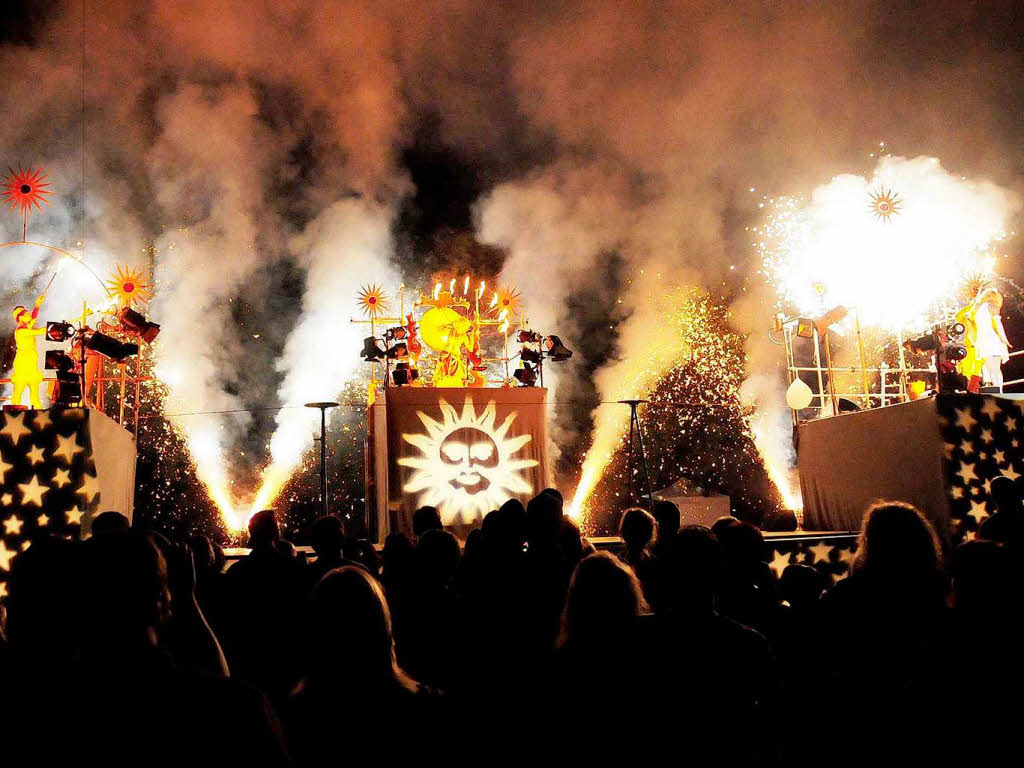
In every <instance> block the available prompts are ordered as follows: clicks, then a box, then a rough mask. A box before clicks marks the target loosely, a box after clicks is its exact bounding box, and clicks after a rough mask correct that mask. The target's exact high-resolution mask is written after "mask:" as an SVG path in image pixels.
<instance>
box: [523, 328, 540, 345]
mask: <svg viewBox="0 0 1024 768" xmlns="http://www.w3.org/2000/svg"><path fill="white" fill-rule="evenodd" d="M517 338H518V339H519V343H520V344H540V334H539V333H537V332H536V331H520V332H519V336H518V337H517Z"/></svg>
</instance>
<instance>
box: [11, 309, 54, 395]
mask: <svg viewBox="0 0 1024 768" xmlns="http://www.w3.org/2000/svg"><path fill="white" fill-rule="evenodd" d="M45 298H46V294H45V293H43V294H41V295H40V296H39V298H38V299H36V304H35V307H34V308H33V310H32V311H31V312H29V311H28V310H27V309H25V307H22V306H17V307H15V308H14V322H16V323H17V324H18V325H17V327H16V328H15V329H14V345H15V347H16V349H17V351H16V352H15V354H14V371H13V372H12V374H11V387H12V388H13V390H14V391H13V393H12V394H11V402H12V403H13V404H14V405H21V399H22V394H23V393H24V391H25V388H26V387H28V398H29V402H30V403H31V404H32V407H33V408H35V409H39V408H42V407H43V406H42V403H40V402H39V385H40V384H41V383H42V381H43V373H42V371H40V370H39V351H38V350H37V349H36V336H42V335H43V334H44V333H46V327H45V326H43V327H42V328H36V327H35V325H36V318H37V317H39V308H40V307H41V306H42V305H43V300H44V299H45Z"/></svg>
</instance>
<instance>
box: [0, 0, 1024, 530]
mask: <svg viewBox="0 0 1024 768" xmlns="http://www.w3.org/2000/svg"><path fill="white" fill-rule="evenodd" d="M1016 6H1017V4H1016V3H1013V2H987V3H983V4H980V3H979V4H976V5H973V4H969V3H964V2H953V1H950V2H934V3H929V4H926V5H922V4H907V6H906V7H904V6H902V5H901V4H898V3H892V2H853V3H845V4H842V7H839V4H819V3H771V4H770V3H756V2H734V3H729V4H723V3H717V2H693V1H688V2H652V1H647V2H569V1H565V2H546V3H539V2H538V3H529V2H527V3H515V4H495V3H482V2H478V3H473V2H466V1H465V0H460V1H458V2H454V1H449V2H445V1H442V2H434V3H419V2H389V1H388V0H375V1H374V2H358V1H352V2H333V1H331V2H329V1H328V0H323V1H322V2H317V1H316V0H275V2H264V1H263V0H194V1H193V2H190V3H180V2H171V1H170V0H163V1H159V0H151V1H150V2H146V1H145V0H131V1H130V2H129V1H128V0H124V1H123V2H117V1H114V0H105V1H104V0H87V1H86V2H85V3H84V4H83V3H82V2H79V1H75V0H69V1H68V2H50V3H47V2H36V3H30V2H10V3H7V4H5V8H4V10H3V11H2V12H0V13H2V14H3V15H2V17H0V19H2V26H0V77H2V83H3V88H2V90H0V110H2V114H3V117H4V119H3V120H2V121H0V161H2V162H3V163H4V164H10V165H14V166H17V164H18V163H22V164H25V165H28V164H31V165H41V166H43V167H45V168H46V169H47V171H48V172H49V174H50V181H51V182H52V184H53V188H54V189H55V190H56V194H55V195H54V198H55V199H54V201H53V203H52V204H51V205H50V206H49V207H48V209H47V211H46V212H45V214H43V215H42V216H37V217H35V219H34V220H33V221H32V222H30V232H31V233H33V234H34V239H39V240H44V241H46V242H51V243H54V244H59V245H63V246H64V247H69V248H70V247H78V245H77V244H79V243H81V244H82V245H81V248H84V257H85V261H86V262H87V263H88V264H90V265H91V266H92V267H93V268H94V269H95V270H96V271H97V272H98V273H99V274H101V275H103V274H105V272H106V271H107V269H108V268H109V266H110V265H111V264H113V263H114V262H117V261H120V262H128V263H133V264H142V265H150V266H151V267H152V269H153V271H154V274H155V278H156V281H157V297H156V299H155V300H154V301H153V302H152V305H151V307H150V310H149V311H150V314H151V315H152V316H153V318H154V319H155V320H157V321H158V322H161V323H162V324H163V332H162V334H161V337H160V339H159V340H158V348H157V353H158V357H159V361H158V365H157V373H158V375H159V377H160V380H161V381H162V383H163V385H164V386H165V387H166V391H167V398H166V400H165V401H164V402H163V404H162V406H161V407H162V414H163V416H164V417H165V418H154V419H150V420H148V421H147V427H146V430H144V431H143V433H142V434H141V435H140V450H141V451H142V457H141V460H140V462H141V463H140V478H141V480H140V482H142V481H144V482H143V485H144V487H143V485H140V494H139V496H138V501H139V506H140V508H139V509H138V512H137V514H139V516H140V517H143V518H147V519H153V518H158V519H159V520H160V521H162V522H161V524H163V525H168V526H172V525H176V526H185V527H188V526H195V525H198V524H199V523H198V522H197V521H201V520H208V519H214V517H215V516H214V515H213V514H212V510H213V507H212V505H211V504H210V502H209V501H208V500H207V499H206V496H207V495H208V496H209V497H210V498H212V499H213V501H214V502H215V503H216V504H217V505H218V506H219V507H220V508H221V509H222V510H224V511H225V512H226V513H227V516H228V521H229V522H230V521H231V520H235V521H236V524H237V521H238V520H240V519H241V520H244V515H245V513H246V512H247V511H248V509H249V503H250V502H251V500H252V499H253V497H254V495H256V496H257V498H258V500H259V501H261V502H267V503H269V502H270V500H271V499H272V498H274V497H275V496H277V495H278V494H279V492H280V493H283V494H284V496H283V497H282V498H284V499H286V500H287V501H288V502H289V503H293V504H301V503H303V498H304V495H303V488H305V489H306V490H311V489H312V488H314V487H315V486H313V485H311V484H307V485H306V486H304V487H303V488H299V489H298V490H296V489H295V488H294V487H292V486H294V483H295V482H297V481H296V480H292V484H291V486H290V485H289V483H288V478H290V477H292V475H293V471H294V470H295V469H296V468H298V467H301V466H302V462H303V461H304V457H305V459H306V460H308V456H306V455H305V454H304V452H305V451H306V450H307V449H308V448H309V446H310V445H311V435H312V433H313V432H314V431H316V414H315V413H312V412H309V411H306V410H303V409H302V408H300V407H295V406H301V404H302V403H303V402H305V401H307V400H311V399H316V400H320V399H331V398H334V397H338V396H339V395H342V396H343V397H344V398H347V399H346V402H352V403H355V402H356V401H357V397H358V395H359V394H360V392H362V393H363V394H365V387H364V386H359V385H356V384H353V383H352V379H353V376H355V375H357V374H364V375H365V371H364V370H362V369H361V366H360V362H359V358H358V354H357V353H358V349H359V347H360V339H361V337H362V335H363V332H362V330H360V329H359V327H358V326H353V325H351V324H350V323H349V318H350V317H351V316H353V315H354V313H355V303H354V296H355V291H356V290H357V288H358V287H359V285H360V284H362V283H367V282H382V283H384V284H385V285H386V286H388V287H393V286H394V285H396V284H397V283H398V282H399V281H405V282H406V283H407V284H408V285H410V286H419V285H421V284H424V283H426V282H428V281H429V280H430V279H431V277H432V276H433V275H435V274H437V273H442V272H443V273H447V274H462V273H464V272H466V271H469V272H472V274H474V275H476V276H479V277H486V278H491V277H493V276H496V275H497V274H498V273H499V272H501V281H502V282H503V283H508V284H514V285H516V286H517V287H518V288H519V289H520V291H521V292H522V293H523V295H524V298H525V299H526V301H527V303H528V308H529V316H530V320H531V324H532V325H533V326H534V327H535V328H537V330H539V331H541V332H544V333H551V332H554V333H558V334H559V335H560V336H561V337H562V338H563V340H565V342H566V343H567V344H568V346H570V347H571V348H573V349H574V350H575V351H576V356H575V357H574V358H573V360H572V362H571V363H570V364H569V365H568V366H566V367H563V368H560V369H559V370H558V372H557V373H558V375H557V384H556V386H555V387H554V392H553V396H552V397H551V400H552V401H553V406H552V416H553V420H554V421H553V425H552V430H551V432H552V435H553V436H554V440H555V442H556V447H557V448H558V456H559V458H558V461H557V463H556V470H557V477H558V479H559V481H560V483H561V484H562V485H563V487H564V488H565V490H566V491H567V493H568V492H569V491H570V490H571V489H572V488H574V487H575V486H576V484H577V480H578V478H579V475H580V467H581V462H582V461H583V459H584V454H586V453H587V452H588V451H589V452H590V453H589V455H590V456H599V455H600V454H604V455H609V454H610V453H611V452H612V451H613V450H614V448H615V445H616V442H617V441H618V439H619V437H620V431H619V430H620V428H622V427H624V426H625V424H626V420H625V416H626V414H625V413H623V411H624V409H623V408H622V406H609V405H599V404H600V403H601V402H607V401H611V400H616V399H619V398H621V397H628V396H637V395H640V394H642V393H643V392H656V391H657V388H658V386H660V385H659V384H658V381H659V379H660V378H661V377H664V376H665V375H666V374H667V373H668V372H671V371H675V372H676V374H679V375H684V376H685V375H689V374H686V372H685V371H683V369H681V368H680V366H684V367H685V364H686V363H685V359H684V358H685V357H686V354H689V352H690V350H691V347H693V348H694V349H698V348H699V347H700V344H696V345H693V344H691V343H687V342H684V339H683V338H682V336H680V335H679V334H678V333H676V332H675V331H674V330H673V327H672V325H671V323H667V322H666V308H665V306H664V303H665V302H664V297H666V296H670V295H678V294H673V292H676V291H678V290H680V289H682V288H683V287H686V288H694V287H696V288H699V289H702V290H703V292H704V293H705V294H706V295H707V296H709V297H710V298H711V299H713V306H714V308H715V309H714V313H715V318H716V320H715V322H716V323H718V322H725V323H726V325H727V331H728V332H729V333H737V334H740V335H739V336H738V337H736V338H737V339H738V341H737V342H736V343H738V344H739V345H740V346H741V347H742V346H743V345H744V344H745V350H743V351H742V354H741V355H740V357H739V358H737V359H738V360H739V361H740V362H744V363H745V374H746V375H747V379H746V383H742V382H740V381H736V382H731V383H730V385H729V386H730V387H732V386H733V384H735V387H736V388H737V392H736V397H740V396H741V395H742V398H743V399H744V400H745V401H746V402H747V403H748V404H749V403H755V402H756V403H757V405H758V406H759V409H760V410H759V411H758V419H757V420H756V423H755V425H754V434H755V435H762V436H763V435H765V434H769V433H771V434H775V435H776V439H774V440H770V441H768V442H771V443H772V444H773V445H775V446H776V447H778V446H779V445H780V442H779V440H778V439H777V433H778V431H779V430H778V427H779V425H780V423H781V425H782V427H783V432H784V431H785V430H784V427H785V424H786V423H788V414H787V412H786V411H785V410H784V409H781V408H780V406H782V404H783V402H784V401H783V399H782V395H781V394H780V392H779V391H778V390H779V383H780V382H781V381H782V379H781V376H780V375H779V366H781V365H782V362H783V360H782V357H783V356H782V354H781V351H780V350H779V348H778V347H774V346H772V345H771V344H770V343H769V342H768V341H767V339H766V336H765V333H764V332H765V330H766V329H767V328H768V327H769V326H770V323H771V316H772V314H773V312H774V311H775V302H776V291H775V288H774V287H773V286H770V285H767V284H766V279H765V275H764V274H762V270H761V261H762V257H763V256H762V254H760V253H759V252H758V251H757V249H756V248H755V247H754V245H753V243H752V236H751V231H750V228H751V227H753V226H756V225H757V224H758V223H759V222H760V221H761V220H762V218H763V216H764V214H765V211H764V209H762V208H761V207H760V206H761V205H762V204H763V203H764V200H765V196H771V195H776V194H787V195H810V194H811V192H812V190H814V189H815V188H816V187H818V186H820V185H823V184H827V183H828V182H829V180H830V179H832V177H833V176H836V175H837V174H844V173H851V174H863V173H867V174H868V175H870V173H871V171H872V168H873V165H874V163H873V160H872V159H871V158H870V157H869V153H870V152H872V151H874V150H875V148H877V147H878V144H879V142H880V141H882V140H884V141H886V142H887V143H888V145H889V146H890V147H893V148H894V150H895V151H896V152H897V153H899V154H900V155H904V156H907V157H910V158H914V157H917V156H927V157H935V158H940V159H941V163H942V166H943V168H945V169H946V170H947V171H949V173H951V174H953V175H954V177H959V176H961V175H962V176H964V177H967V178H969V179H971V180H977V181H978V182H979V183H980V182H987V183H990V184H991V185H994V186H995V187H996V188H998V189H999V190H1000V195H1004V196H1005V199H1006V200H1007V201H1010V200H1012V199H1013V198H1014V196H1015V195H1014V193H1015V192H1017V191H1019V188H1020V186H1021V185H1020V182H1019V176H1020V171H1021V164H1022V162H1024V156H1022V155H1021V153H1020V147H1021V146H1022V139H1024V129H1022V126H1021V124H1020V120H1019V115H1020V114H1021V113H1022V108H1024V87H1022V86H1021V85H1020V83H1022V82H1024V79H1022V77H1021V75H1022V74H1024V59H1022V55H1021V54H1022V51H1021V40H1022V39H1024V37H1022V35H1021V32H1022V31H1024V29H1022V26H1024V22H1022V20H1021V17H1020V15H1019V13H1018V12H1017V8H1016ZM83 185H84V186H83ZM865 204H866V201H865ZM1000 216H1002V217H1003V218H1004V219H1008V220H1006V221H1004V222H1003V223H1004V224H1005V226H1006V228H1007V230H1008V231H1011V230H1012V228H1013V227H1014V226H1015V225H1016V222H1015V221H1014V218H1015V217H1016V207H1015V204H1013V203H1011V202H1007V204H1006V206H1005V210H1002V209H1001V211H1000ZM0 227H2V228H3V232H2V234H3V235H4V239H5V240H9V239H17V238H18V237H19V235H20V231H19V227H20V221H18V218H17V216H16V215H15V214H5V215H4V216H3V217H0ZM30 239H33V238H30ZM1006 247H1007V248H1009V249H1010V251H1011V253H1012V242H1010V243H1009V244H1007V245H1006ZM50 266H52V264H51V263H50V262H48V261H46V260H45V258H44V257H43V256H41V255H40V254H39V253H37V252H36V251H25V252H21V251H20V250H19V249H17V248H14V249H6V250H3V251H0V281H2V285H3V291H4V296H5V297H6V298H7V299H8V304H11V305H13V304H15V303H27V300H26V298H27V299H28V300H31V298H34V296H35V295H36V294H35V292H37V291H38V290H40V289H41V288H42V287H43V285H44V284H45V280H46V279H48V275H49V271H48V269H49V267H50ZM1014 268H1015V265H1014V262H1013V260H1012V259H1010V260H1008V262H1007V263H1006V264H1002V265H1000V269H1001V271H1003V272H1004V273H1007V272H1009V273H1010V274H1012V273H1013V270H1014ZM67 269H68V270H75V269H80V267H78V266H76V265H71V266H69V267H68V268H67ZM885 277H886V276H885V275H884V274H882V275H879V279H880V280H884V279H885ZM83 280H84V282H80V283H76V284H75V285H72V284H70V283H69V284H68V286H67V288H66V289H61V288H59V286H60V285H61V283H62V282H64V281H62V280H59V281H58V282H56V283H55V289H54V291H53V292H52V293H51V296H50V299H49V300H48V304H47V308H46V313H47V316H48V317H56V316H57V315H61V314H66V315H69V316H70V315H71V314H72V313H73V311H74V308H75V306H76V302H78V303H79V304H78V306H79V307H80V301H81V298H82V297H81V295H80V294H81V292H82V288H81V286H82V285H85V284H86V283H87V282H88V281H90V280H92V278H83ZM93 283H95V281H93ZM73 288H74V289H73ZM96 290H99V287H98V286H97V288H96ZM722 313H724V314H722ZM4 315H5V317H8V318H9V316H8V315H7V313H6V312H5V313H4ZM3 322H4V323H5V325H4V328H5V329H6V330H10V328H11V321H10V320H9V319H6V320H3ZM1008 325H1012V318H1008ZM1011 333H1012V331H1011ZM730 338H732V337H730ZM744 339H745V340H744ZM744 354H745V359H744V358H743V355H744ZM730 359H732V358H730ZM680 371H682V373H680ZM701 375H707V374H706V372H704V373H701ZM740 387H742V392H741V391H740V389H739V388H740ZM346 388H347V389H346ZM343 392H344V394H343ZM698 395H700V393H699V392H697V393H695V394H693V397H697V396H698ZM723 397H725V398H726V399H727V400H729V403H730V405H729V408H733V405H732V400H731V399H730V398H732V397H733V393H732V390H730V393H729V394H728V395H727V396H725V395H723ZM282 406H284V407H282ZM773 409H774V410H773ZM780 413H781V414H782V420H781V422H780V421H779V418H778V415H779V414H780ZM176 414H178V415H176ZM158 415H159V414H158ZM652 416H654V414H652ZM656 418H661V417H656ZM360 419H361V415H360V413H358V412H357V409H356V408H355V407H350V408H343V409H341V411H340V412H339V413H338V414H337V415H336V416H335V417H334V421H333V422H332V429H333V430H334V432H333V434H334V435H335V439H334V440H333V441H332V444H331V449H332V452H333V456H332V462H334V467H333V469H332V471H333V472H334V473H335V474H336V475H337V474H338V473H340V474H341V475H344V477H341V478H340V479H338V484H339V487H338V494H339V501H342V500H343V501H344V503H345V504H346V505H347V507H346V508H350V509H359V508H361V504H362V502H361V499H360V497H359V494H360V492H361V490H360V487H359V486H360V484H361V476H360V474H359V473H360V470H359V462H360V461H361V459H360V458H358V457H359V454H360V452H361V444H360V442H359V432H358V425H359V422H360ZM662 421H663V422H664V420H663V419H662ZM595 425H596V427H597V430H596V433H595ZM595 440H596V442H595ZM592 443H594V445H593V447H592ZM782 445H784V440H783V441H782ZM186 447H187V449H188V450H187V451H186V450H184V449H185V448H186ZM733 450H736V451H739V453H736V454H735V455H736V456H739V455H740V454H742V455H743V456H746V455H747V454H746V453H745V451H746V450H747V446H746V445H743V446H739V447H734V448H730V447H728V446H725V447H723V448H722V451H723V452H724V453H723V456H722V457H721V458H720V460H722V461H726V462H728V461H730V460H731V458H732V457H731V455H730V453H729V452H730V451H733ZM188 456H191V457H192V458H191V461H192V462H194V466H195V469H193V465H192V464H191V463H190V460H189V459H188V458H187V457H188ZM744 461H745V459H744ZM783 461H784V457H783ZM590 463H591V470H590V471H591V474H592V475H593V477H592V478H590V479H589V480H588V479H587V478H586V472H587V470H586V469H585V470H584V484H585V485H586V484H588V483H589V484H590V485H591V486H592V485H593V483H596V481H597V477H598V476H599V475H600V474H601V472H602V471H603V465H604V464H605V463H607V461H605V460H603V459H594V458H591V460H590ZM741 463H742V462H741ZM343 466H344V467H347V469H341V467H343ZM346 473H347V474H346ZM300 474H302V473H300ZM306 474H308V473H306ZM196 476H198V480H199V481H200V482H201V483H202V486H201V487H202V488H205V489H206V493H205V494H203V493H196V492H187V489H190V488H192V489H196V488H199V487H200V486H197V485H196V482H195V478H196ZM306 495H307V496H308V494H306ZM340 497H344V499H341V498H340ZM306 501H308V499H306ZM578 501H579V503H580V504H582V503H583V500H582V499H579V500H578Z"/></svg>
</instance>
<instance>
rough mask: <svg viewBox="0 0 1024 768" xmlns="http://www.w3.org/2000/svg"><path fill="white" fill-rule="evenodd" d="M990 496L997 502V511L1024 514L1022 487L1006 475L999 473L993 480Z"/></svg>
mask: <svg viewBox="0 0 1024 768" xmlns="http://www.w3.org/2000/svg"><path fill="white" fill-rule="evenodd" d="M991 489H992V490H991V492H990V493H989V497H990V498H991V499H992V502H993V503H994V504H995V507H996V511H997V512H1009V513H1011V514H1012V513H1014V512H1016V513H1018V514H1024V505H1022V496H1021V488H1020V486H1019V485H1018V484H1017V483H1015V482H1014V481H1013V480H1011V479H1010V478H1008V477H1007V476H1006V475H999V476H998V477H996V478H995V479H994V480H993V481H992V485H991Z"/></svg>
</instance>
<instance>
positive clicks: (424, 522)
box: [412, 506, 444, 536]
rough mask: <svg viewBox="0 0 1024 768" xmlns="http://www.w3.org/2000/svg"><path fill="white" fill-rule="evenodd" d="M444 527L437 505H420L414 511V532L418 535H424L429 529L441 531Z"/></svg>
mask: <svg viewBox="0 0 1024 768" xmlns="http://www.w3.org/2000/svg"><path fill="white" fill-rule="evenodd" d="M443 528H444V526H443V525H442V524H441V514H440V513H439V512H438V511H437V507H429V506H428V507H420V508H419V509H417V510H416V511H415V512H413V513H412V532H413V534H415V535H416V536H422V535H423V534H424V533H426V532H427V531H440V530H441V529H443Z"/></svg>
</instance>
